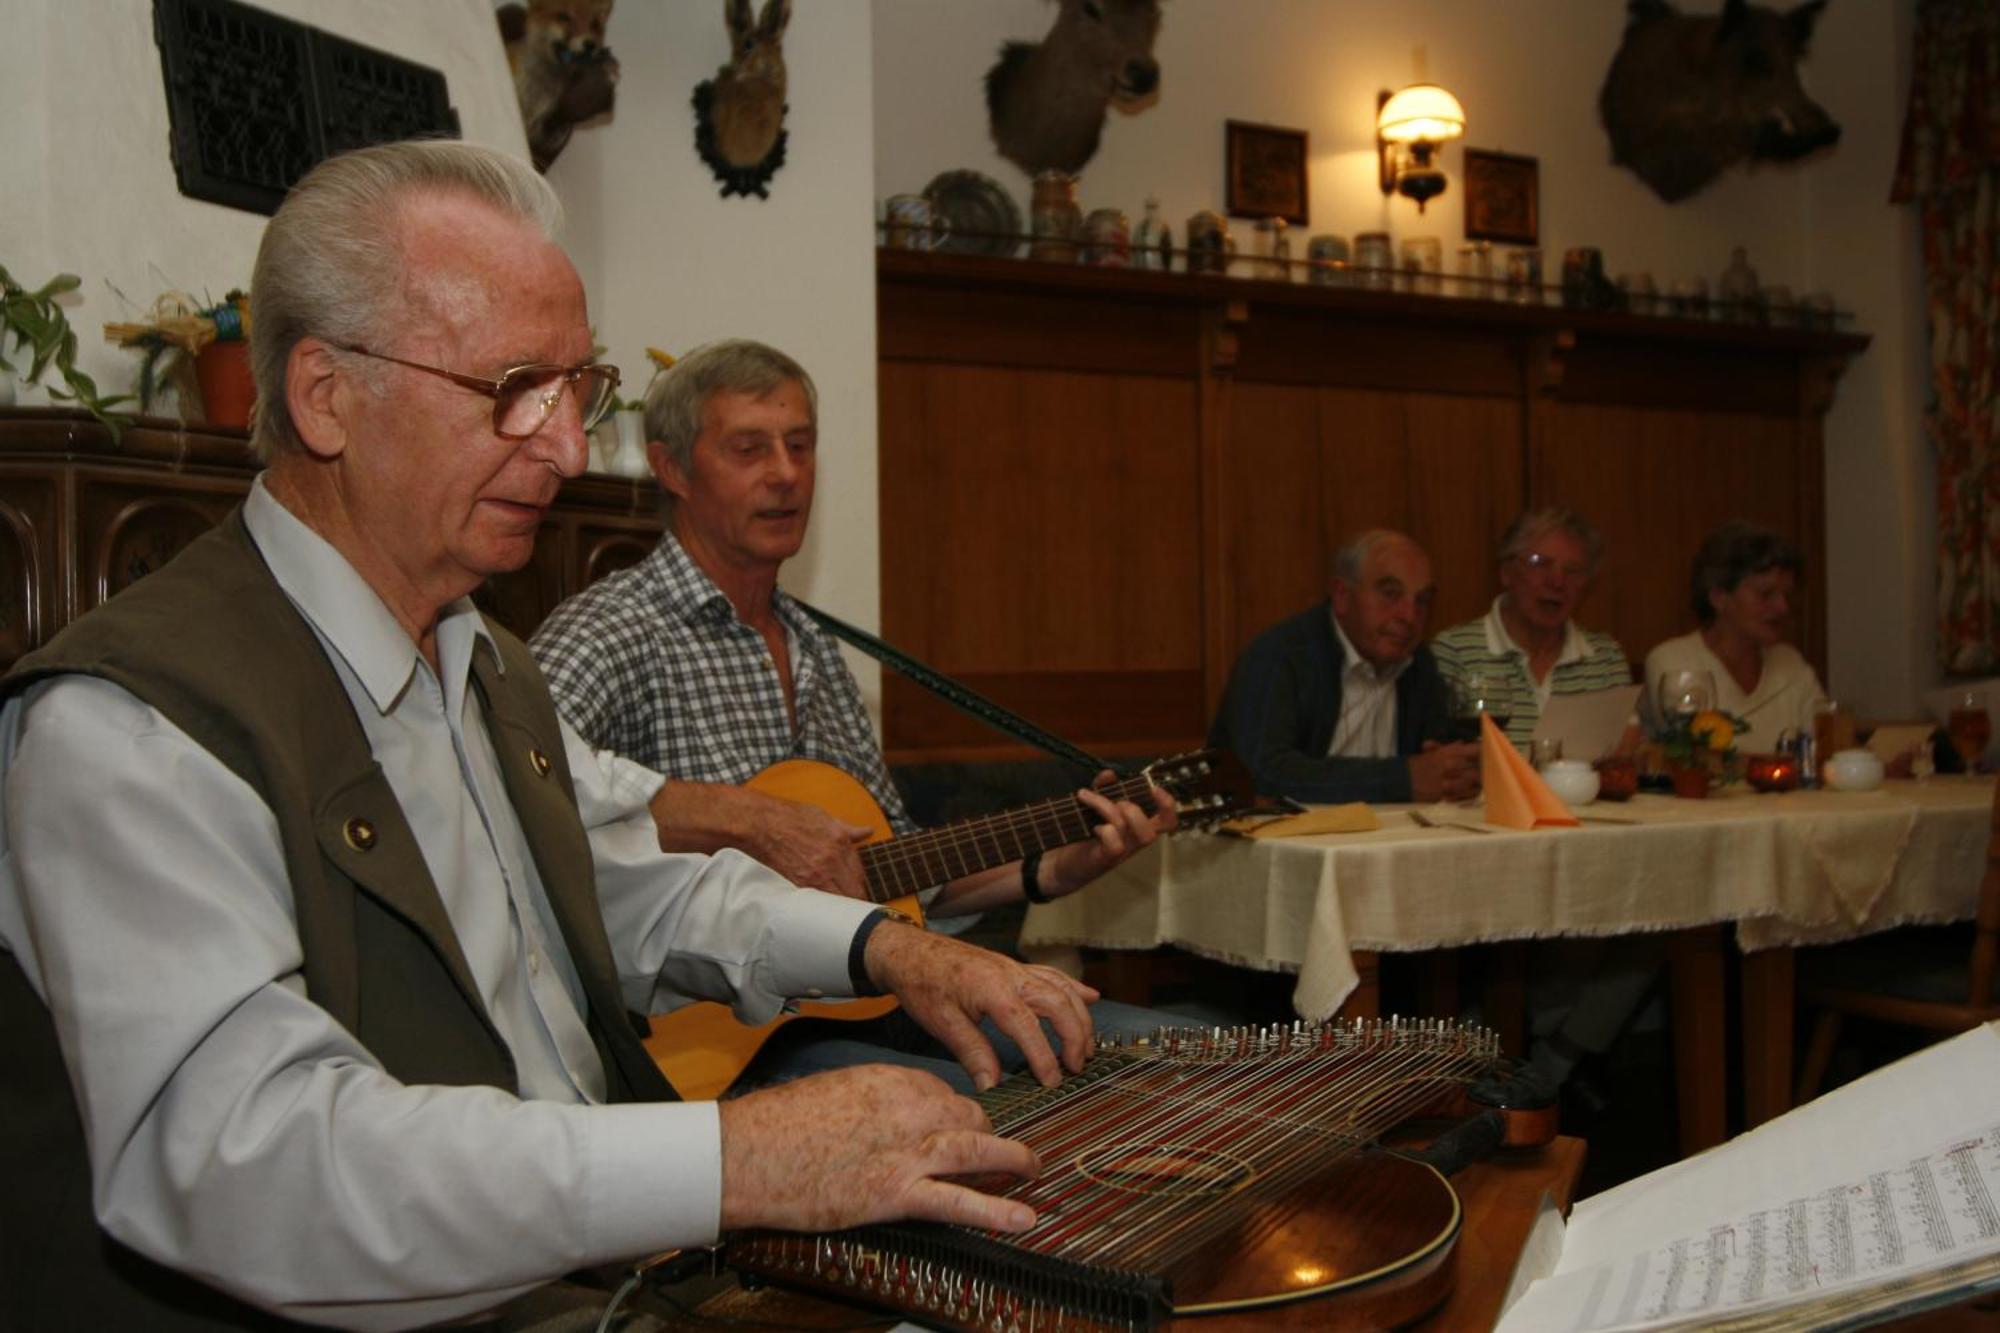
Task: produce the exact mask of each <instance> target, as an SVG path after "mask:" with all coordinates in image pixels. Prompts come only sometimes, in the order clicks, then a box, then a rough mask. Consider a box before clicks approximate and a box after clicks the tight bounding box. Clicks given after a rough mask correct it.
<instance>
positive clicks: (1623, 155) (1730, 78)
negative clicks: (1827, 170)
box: [1597, 0, 1840, 204]
mask: <svg viewBox="0 0 2000 1333" xmlns="http://www.w3.org/2000/svg"><path fill="white" fill-rule="evenodd" d="M1825 4H1826V0H1806V3H1804V4H1801V5H1799V6H1797V7H1796V8H1793V9H1789V10H1786V11H1784V12H1782V13H1780V12H1779V11H1778V10H1775V9H1767V8H1766V7H1764V6H1763V5H1753V4H1750V3H1748V0H1728V2H1727V3H1726V4H1724V5H1723V7H1722V11H1721V12H1720V13H1718V14H1683V13H1680V12H1679V11H1677V10H1676V9H1675V8H1674V7H1673V6H1672V5H1670V4H1668V3H1667V0H1629V5H1628V13H1629V19H1628V22H1627V23H1626V26H1625V39H1624V41H1623V42H1621V43H1620V44H1619V47H1618V54H1617V55H1615V56H1613V57H1612V60H1611V72H1610V73H1609V74H1607V75H1606V76H1605V79H1604V90H1603V91H1602V92H1601V93H1599V94H1598V98H1597V109H1598V114H1599V115H1601V116H1602V117H1603V119H1604V128H1605V130H1606V132H1608V133H1609V134H1610V136H1611V160H1612V161H1614V162H1616V163H1618V164H1619V165H1620V166H1626V167H1630V168H1632V170H1634V171H1636V172H1637V173H1639V176H1640V178H1641V179H1642V180H1644V181H1645V182H1646V184H1648V185H1650V186H1652V187H1653V191H1654V193H1656V194H1658V195H1659V196H1660V198H1662V199H1664V200H1666V201H1667V202H1668V203H1670V204H1671V203H1675V202H1678V201H1679V200H1682V199H1685V198H1687V197H1688V196H1689V195H1691V194H1693V193H1694V192H1695V191H1697V190H1699V189H1701V188H1702V187H1703V186H1705V185H1707V184H1708V183H1709V182H1710V181H1712V180H1714V179H1715V178H1716V177H1717V176H1719V175H1721V174H1722V172H1723V171H1724V170H1725V169H1726V168H1728V167H1732V166H1734V165H1736V164H1737V163H1739V162H1743V161H1748V160H1750V159H1753V158H1763V159H1767V160H1773V161H1786V162H1788V161H1792V160H1794V159H1796V158H1801V157H1804V156H1805V155H1806V154H1808V153H1811V152H1813V151H1814V150H1816V149H1820V148H1824V147H1827V146H1828V145H1830V144H1832V143H1834V142H1835V141H1836V140H1838V139H1839V138H1840V126H1839V125H1837V124H1835V123H1834V120H1833V117H1831V116H1829V115H1828V114H1827V113H1826V108H1825V107H1822V106H1821V105H1819V103H1817V102H1815V101H1813V100H1812V98H1810V97H1808V96H1806V90H1805V89H1804V88H1803V87H1801V86H1800V84H1799V61H1800V60H1802V59H1804V58H1805V55H1806V48H1807V46H1808V45H1809V44H1810V42H1811V40H1812V30H1813V23H1814V22H1815V21H1816V20H1817V19H1818V18H1819V12H1820V10H1821V9H1822V8H1823V7H1824V6H1825Z"/></svg>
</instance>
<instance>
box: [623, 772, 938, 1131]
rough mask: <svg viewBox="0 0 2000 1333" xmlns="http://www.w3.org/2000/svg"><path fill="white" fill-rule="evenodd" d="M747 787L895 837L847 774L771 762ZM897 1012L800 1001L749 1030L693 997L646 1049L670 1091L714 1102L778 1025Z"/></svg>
mask: <svg viewBox="0 0 2000 1333" xmlns="http://www.w3.org/2000/svg"><path fill="white" fill-rule="evenodd" d="M744 785H745V786H746V787H748V788H750V790H752V791H755V792H762V793H763V794H764V795H766V796H776V797H778V798H779V799H781V800H786V801H798V802H800V803H802V804H805V805H810V806H813V807H815V808H817V809H820V810H824V811H825V812H826V813H828V814H830V815H832V816H833V817H834V818H835V819H839V820H842V821H844V822H846V823H849V824H858V825H860V826H862V827H863V828H867V829H871V830H873V836H872V837H870V838H869V839H868V841H869V842H870V843H878V842H887V841H889V839H890V838H892V837H893V836H894V831H893V830H891V829H890V827H889V817H888V816H887V815H885V814H883V813H882V807H881V806H879V805H877V804H876V803H875V798H874V797H873V796H872V795H870V794H869V791H868V789H867V788H866V787H864V786H862V785H861V783H860V782H859V781H857V780H856V779H855V778H854V777H853V776H852V775H850V774H849V773H847V772H846V771H845V770H844V769H839V768H835V767H834V766H833V765H832V764H823V763H821V762H820V761H819V760H817V759H786V760H784V761H782V762H780V763H776V764H773V765H771V767H769V768H767V769H765V770H764V771H763V772H761V773H759V774H758V775H757V776H756V777H754V778H751V779H750V781H749V782H747V783H745V784H744ZM884 906H885V907H886V908H887V909H888V910H889V911H891V912H896V913H899V914H901V915H903V916H907V917H909V918H910V919H911V920H912V921H914V922H916V923H917V924H918V925H922V924H923V919H924V915H923V909H922V907H920V906H919V905H918V903H917V900H916V898H915V897H909V898H900V899H897V900H895V901H893V902H890V903H885V904H884ZM895 1007H896V1000H895V997H894V996H888V995H883V996H874V997H870V998H867V999H857V1000H802V1001H800V1002H798V1004H797V1005H796V1006H794V1008H795V1010H796V1012H792V1013H785V1014H780V1015H779V1016H778V1017H776V1018H774V1019H772V1020H771V1021H770V1022H768V1023H764V1024H761V1025H760V1026H757V1027H751V1026H750V1025H749V1024H747V1023H743V1022H741V1021H739V1020H738V1019H737V1017H736V1015H735V1014H733V1013H731V1012H730V1011H729V1006H728V1005H726V1004H717V1003H715V1002H714V1001H713V1000H698V1001H696V1002H695V1003H693V1004H689V1005H683V1006H682V1007H681V1008H679V1009H676V1010H674V1011H673V1012H672V1013H670V1014H656V1015H654V1017H653V1020H652V1028H653V1030H652V1033H651V1035H649V1036H648V1037H647V1038H646V1052H647V1054H649V1055H651V1056H652V1057H653V1063H654V1064H656V1065H658V1066H659V1067H660V1072H661V1073H663V1074H665V1075H666V1076H667V1081H668V1082H670V1083H672V1084H673V1085H674V1089H675V1090H676V1091H677V1092H679V1093H680V1095H681V1096H682V1097H684V1098H686V1099H687V1100H689V1101H709V1100H711V1099H713V1098H716V1097H720V1096H721V1095H722V1094H723V1092H724V1091H725V1090H727V1088H728V1087H729V1085H730V1084H731V1083H734V1082H735V1081H736V1078H737V1075H739V1074H741V1073H742V1072H743V1070H744V1069H745V1068H746V1067H747V1066H748V1065H749V1063H750V1062H751V1061H752V1060H754V1059H755V1058H756V1057H757V1052H759V1051H761V1050H763V1049H764V1043H765V1042H767V1041H769V1040H770V1039H771V1037H772V1036H773V1035H774V1034H775V1033H776V1032H777V1031H778V1029H779V1028H782V1027H783V1026H785V1024H787V1023H789V1022H791V1021H792V1020H793V1019H796V1018H837V1019H842V1020H845V1021H848V1022H860V1021H862V1020H864V1019H871V1018H880V1017H881V1016H882V1015H883V1014H886V1013H888V1012H890V1011H891V1010H893V1009H894V1008H895Z"/></svg>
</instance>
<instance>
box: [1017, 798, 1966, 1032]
mask: <svg viewBox="0 0 2000 1333" xmlns="http://www.w3.org/2000/svg"><path fill="white" fill-rule="evenodd" d="M1992 805H1993V779H1992V778H1963V777H1939V778H1933V779H1931V780H1930V781H1929V782H1925V783H1916V782H1891V783H1887V784H1885V785H1884V786H1883V787H1882V788H1881V789H1880V790H1878V791H1873V792H1792V793H1789V794H1786V795H1783V796H1774V795H1759V794H1757V793H1754V792H1751V791H1749V790H1748V789H1746V788H1743V787H1740V786H1738V787H1733V788H1728V789H1725V790H1724V791H1722V792H1720V793H1717V794H1716V795H1714V796H1712V797H1710V798H1709V799H1708V800H1705V801H1689V800H1680V799H1676V798H1674V797H1670V796H1657V795H1651V794H1642V795H1640V796H1638V797H1635V798H1634V799H1632V800H1631V801H1627V802H1624V803H1622V804H1611V803H1605V802H1599V803H1597V804H1595V805H1592V806H1589V807H1586V808H1585V809H1584V810H1583V811H1581V812H1580V813H1582V814H1583V815H1585V816H1586V817H1590V818H1593V819H1594V818H1602V819H1606V820H1630V821H1633V822H1631V823H1608V822H1607V823H1598V822H1586V823H1584V824H1583V825H1582V826H1581V827H1580V828H1573V829H1548V830H1538V831H1535V832H1532V833H1523V832H1518V831H1514V830H1507V829H1493V830H1490V831H1488V832H1473V831H1470V830H1468V829H1464V828H1455V827H1440V828H1423V827H1419V826H1418V825H1417V824H1416V823H1415V822H1414V821H1413V820H1412V818H1411V809H1412V807H1410V806H1381V807H1377V812H1378V813H1379V814H1380V815H1381V818H1382V825H1383V826H1382V828H1381V829H1379V830H1377V831H1375V832H1372V833H1347V834H1333V835H1326V836H1319V837H1304V838H1285V839H1264V840H1246V839H1240V838H1227V837H1221V836H1216V835H1208V834H1183V835H1177V836H1175V837H1173V838H1168V839H1163V840H1162V841H1160V842H1158V843H1156V844H1154V846H1152V847H1151V848H1148V849H1147V850H1146V851H1145V852H1143V853H1142V854H1140V855H1138V856H1135V857H1133V858H1132V859H1131V860H1130V861H1128V862H1126V863H1125V864H1124V865H1122V866H1120V867H1118V868H1117V869H1116V870H1114V871H1112V872H1111V873H1110V874H1109V875H1107V876H1105V877H1104V878H1103V879H1102V880H1100V881H1099V882H1098V883H1096V884H1093V885H1091V886H1090V887H1089V888H1087V889H1085V890H1084V891H1083V892H1081V893H1077V894H1073V895H1071V896H1070V897H1067V898H1064V899H1061V900H1059V901H1057V902H1055V903H1051V904H1049V905H1048V906H1045V907H1033V908H1030V909H1029V911H1028V916H1027V922H1026V925H1025V926H1024V928H1023V930H1022V933H1021V941H1022V943H1023V944H1024V945H1050V944H1083V945H1094V946H1097V947H1100V948H1111V949H1150V948H1153V947H1154V946H1156V945H1161V944H1173V945H1178V946H1179V947H1181V948H1184V949H1188V950H1190V951H1192V952H1195V953H1199V954H1203V955H1206V956H1208V957H1212V958H1219V959H1222V960H1224V961H1226V962H1233V963H1238V964H1242V965H1245V966H1249V967H1255V968H1263V969H1267V970H1287V971H1289V970H1296V971H1297V972H1298V974H1299V984H1298V989H1297V991H1296V992H1295V995H1294V1001H1293V1002H1294V1004H1295V1006H1296V1007H1297V1009H1298V1011H1299V1013H1300V1014H1301V1015H1303V1016H1304V1017H1307V1018H1312V1019H1319V1018H1325V1017H1328V1016H1329V1015H1331V1014H1332V1013H1333V1012H1334V1011H1335V1010H1336V1009H1338V1008H1339V1007H1340V1005H1341V1002H1342V1001H1343V1000H1345V999H1346V998H1347V996H1348V994H1349V992H1351V991H1352V990H1353V989H1354V987H1355V985H1356V983H1357V981H1358V977H1357V975H1356V972H1355V968H1354V963H1353V959H1352V954H1353V951H1355V950H1357V949H1366V950H1376V951H1386V952H1395V951H1407V950H1421V949H1432V948H1440V947H1449V946H1455V945H1462V944H1474V943H1479V942H1482V941H1490V940H1503V939H1531V938H1537V937H1543V936H1552V935H1620V934H1629V933H1632V932H1636V931H1649V930H1670V929H1678V928H1685V927H1690V926H1700V925H1708V924H1712V923H1715V922H1734V923H1736V938H1737V942H1738V944H1739V946H1740V947H1741V948H1742V949H1744V950H1745V951H1754V950H1758V949H1768V948H1772V947H1776V946H1781V945H1793V944H1809V943H1823V942H1826V941H1830V940H1836V939H1843V938H1848V937H1851V936H1855V935H1864V934H1868V933H1870V932H1873V931H1878V930H1885V929H1888V928H1889V927H1891V926H1896V925H1903V924H1907V923H1911V922H1924V921H1929V922H1936V921H1954V920H1963V919H1966V918H1968V917H1970V916H1971V915H1972V913H1973V910H1974V908H1975V907H1976V904H1977V900H1978V893H1979V881H1980V876H1981V874H1982V872H1983V870H1984V864H1985V855H1986V840H1987V833H1988V827H1989V821H1990V815H1991V810H1992ZM1425 809H1426V810H1428V809H1429V807H1425ZM1435 813H1436V814H1438V815H1441V816H1443V817H1448V818H1455V819H1459V820H1464V821H1467V822H1472V823H1476V822H1477V819H1478V812H1477V811H1476V810H1441V811H1436V812H1435ZM1482 827H1484V826H1482Z"/></svg>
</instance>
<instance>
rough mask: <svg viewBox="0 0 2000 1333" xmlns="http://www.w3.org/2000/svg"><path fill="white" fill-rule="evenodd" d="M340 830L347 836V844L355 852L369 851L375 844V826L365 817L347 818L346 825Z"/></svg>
mask: <svg viewBox="0 0 2000 1333" xmlns="http://www.w3.org/2000/svg"><path fill="white" fill-rule="evenodd" d="M341 832H342V833H343V834H345V835H346V837H347V845H348V846H349V847H352V848H353V849H354V850H355V851H357V852H365V851H369V850H371V849H373V848H374V846H375V826H374V825H373V824H371V823H369V822H368V821H367V820H365V819H360V818H355V819H350V820H348V821H347V827H346V828H344V829H342V830H341Z"/></svg>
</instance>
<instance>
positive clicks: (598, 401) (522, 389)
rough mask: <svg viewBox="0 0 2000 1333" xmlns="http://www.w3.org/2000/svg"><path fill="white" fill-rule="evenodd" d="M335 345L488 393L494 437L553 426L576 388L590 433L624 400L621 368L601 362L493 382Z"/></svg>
mask: <svg viewBox="0 0 2000 1333" xmlns="http://www.w3.org/2000/svg"><path fill="white" fill-rule="evenodd" d="M334 345H335V346H337V347H339V348H340V349H341V350H342V351H344V352H354V353H356V354H358V355H361V356H366V357H372V358H373V359H374V360H377V361H389V362H393V363H394V364H396V365H399V366H408V367H409V368H410V369H411V370H421V371H423V372H424V373H425V374H427V375H436V376H438V377H439V378H441V379H448V380H450V381H451V382H452V383H453V384H456V385H459V386H461V387H463V388H467V389H471V390H473V391H474V392H476V393H483V394H485V395H486V396H487V397H488V398H491V399H492V400H493V433H494V434H496V435H498V436H500V437H501V438H502V439H505V440H525V439H527V438H528V437H529V436H531V435H533V434H534V433H535V432H536V431H538V430H540V429H541V428H542V427H543V426H544V425H546V424H548V419H549V418H550V417H551V416H552V415H554V414H555V410H556V408H557V406H558V405H560V404H561V402H562V400H563V394H564V393H566V392H567V391H568V390H569V388H570V386H571V385H575V386H576V406H577V411H578V412H579V413H580V414H581V415H582V417H583V429H584V431H585V432H586V433H587V432H588V431H589V430H590V429H591V427H593V426H595V425H597V423H598V422H600V421H602V420H604V418H605V416H606V415H607V414H608V413H609V412H610V411H611V404H612V403H614V402H615V401H617V397H618V367H616V366H605V365H599V364H598V363H597V362H595V361H586V362H584V363H583V364H582V365H578V366H554V365H545V364H541V363H533V364H529V365H525V366H515V367H514V368H513V369H511V370H504V371H502V372H500V378H499V379H493V380H490V379H486V378H485V377H484V376H480V375H467V374H463V373H462V372H460V371H456V370H446V369H445V368H444V367H442V366H427V365H425V364H424V363H423V362H421V361H407V360H405V359H403V358H402V357H400V356H390V355H388V354H387V353H386V352H373V351H370V350H369V349H368V348H366V347H362V346H360V345H359V344H356V343H336V344H334Z"/></svg>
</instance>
